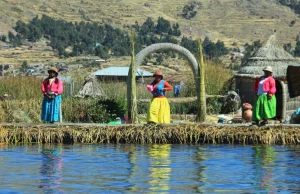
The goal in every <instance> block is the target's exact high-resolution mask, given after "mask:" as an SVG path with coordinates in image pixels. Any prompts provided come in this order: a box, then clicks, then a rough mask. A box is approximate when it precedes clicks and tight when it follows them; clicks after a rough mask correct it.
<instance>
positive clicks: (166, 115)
mask: <svg viewBox="0 0 300 194" xmlns="http://www.w3.org/2000/svg"><path fill="white" fill-rule="evenodd" d="M153 77H155V80H154V81H153V82H152V83H151V84H150V85H148V86H147V88H148V90H149V91H151V93H152V95H153V98H152V100H151V102H150V107H149V110H148V114H147V123H157V124H167V123H170V122H171V115H170V105H169V102H168V99H167V98H166V97H165V93H166V91H170V90H172V89H173V87H172V86H171V85H170V84H169V83H168V82H166V81H165V80H163V74H162V72H155V73H154V74H153Z"/></svg>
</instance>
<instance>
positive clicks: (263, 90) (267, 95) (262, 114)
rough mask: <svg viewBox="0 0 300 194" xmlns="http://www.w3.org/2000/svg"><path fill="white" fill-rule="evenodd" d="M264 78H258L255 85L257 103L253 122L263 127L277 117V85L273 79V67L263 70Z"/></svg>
mask: <svg viewBox="0 0 300 194" xmlns="http://www.w3.org/2000/svg"><path fill="white" fill-rule="evenodd" d="M263 71H264V76H262V77H260V78H258V79H257V80H256V82H255V85H254V91H255V93H256V95H257V101H256V103H255V106H254V111H253V115H252V120H253V121H254V122H255V124H257V125H258V124H259V122H260V121H261V120H263V122H262V125H265V124H268V119H272V118H274V117H275V116H276V96H275V93H276V84H275V79H274V78H273V77H272V73H273V71H272V67H270V66H267V67H266V68H264V69H263Z"/></svg>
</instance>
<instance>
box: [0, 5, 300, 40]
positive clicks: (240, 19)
mask: <svg viewBox="0 0 300 194" xmlns="http://www.w3.org/2000/svg"><path fill="white" fill-rule="evenodd" d="M190 2H192V1H189V0H101V1H100V0H99V1H94V0H1V12H0V32H1V31H2V32H4V33H7V31H8V30H10V29H11V27H12V26H14V24H15V22H16V21H17V20H23V21H28V20H30V19H31V18H33V17H34V16H35V15H42V14H46V15H49V16H52V17H55V18H59V19H63V20H67V21H73V22H75V21H97V22H103V23H104V22H108V23H111V24H113V25H114V26H119V27H123V25H124V24H129V25H131V24H134V22H135V21H138V22H139V23H140V24H141V23H142V22H143V21H145V19H146V18H147V17H152V18H154V19H156V18H157V17H158V16H162V17H164V18H166V19H168V20H170V21H171V22H178V23H179V24H180V27H181V30H182V32H183V34H184V35H186V36H188V35H190V32H189V30H190V29H191V30H192V33H191V34H192V36H193V37H198V36H200V37H204V36H208V37H210V38H211V39H213V40H217V39H220V40H223V41H224V42H225V43H227V45H230V44H232V43H233V42H236V43H238V44H239V45H241V44H243V43H245V42H250V41H251V40H257V39H263V40H265V39H266V38H267V37H268V36H269V35H270V34H271V31H272V30H274V29H277V32H278V37H279V39H280V40H281V42H282V43H287V42H292V41H294V39H295V37H296V36H297V34H298V32H299V30H300V20H299V18H298V17H297V16H296V14H294V13H293V12H292V10H290V9H289V8H288V7H284V6H281V5H279V4H278V3H277V1H276V0H197V1H196V0H194V1H193V2H196V3H198V4H199V3H201V6H199V8H198V9H197V15H196V16H195V17H194V18H192V19H191V20H186V19H183V18H182V17H181V16H180V14H181V13H182V9H183V7H184V5H187V4H188V3H190ZM292 20H296V24H295V25H294V26H293V27H289V24H290V22H291V21H292Z"/></svg>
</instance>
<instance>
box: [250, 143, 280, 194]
mask: <svg viewBox="0 0 300 194" xmlns="http://www.w3.org/2000/svg"><path fill="white" fill-rule="evenodd" d="M254 149H255V154H254V157H255V161H256V162H255V164H256V174H257V176H256V183H258V184H259V190H265V191H275V189H276V187H274V180H273V178H274V172H273V171H274V163H275V158H276V152H275V149H274V147H273V146H265V145H262V146H256V147H255V148H254Z"/></svg>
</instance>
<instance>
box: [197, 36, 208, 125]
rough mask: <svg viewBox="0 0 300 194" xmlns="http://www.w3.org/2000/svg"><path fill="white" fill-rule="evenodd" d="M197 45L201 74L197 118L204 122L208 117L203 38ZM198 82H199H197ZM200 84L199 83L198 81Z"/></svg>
mask: <svg viewBox="0 0 300 194" xmlns="http://www.w3.org/2000/svg"><path fill="white" fill-rule="evenodd" d="M197 46H198V51H199V63H198V71H199V72H198V73H199V75H200V91H198V93H199V94H197V95H199V97H200V98H199V101H200V102H199V107H198V108H199V110H198V113H197V117H196V120H197V121H198V122H204V121H205V119H206V97H205V64H204V61H203V53H202V43H201V40H200V39H198V40H197ZM196 84H197V83H196ZM198 84H199V83H198Z"/></svg>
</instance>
